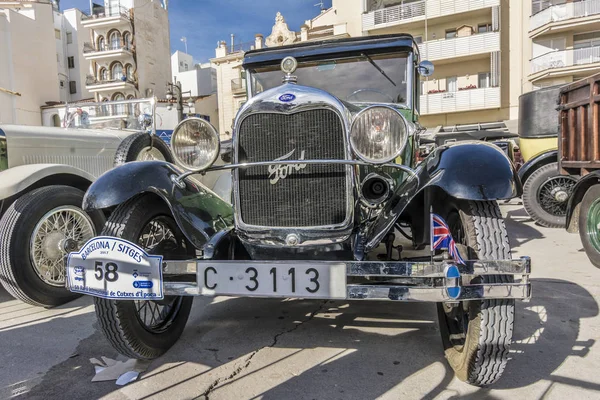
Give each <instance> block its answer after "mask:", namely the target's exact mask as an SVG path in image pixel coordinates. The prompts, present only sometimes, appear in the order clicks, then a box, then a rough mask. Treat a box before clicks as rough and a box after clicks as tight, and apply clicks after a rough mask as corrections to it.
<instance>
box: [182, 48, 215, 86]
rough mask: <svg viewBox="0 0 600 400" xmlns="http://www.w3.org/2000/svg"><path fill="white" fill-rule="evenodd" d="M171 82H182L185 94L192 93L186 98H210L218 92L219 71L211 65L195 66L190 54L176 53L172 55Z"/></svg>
mask: <svg viewBox="0 0 600 400" xmlns="http://www.w3.org/2000/svg"><path fill="white" fill-rule="evenodd" d="M171 71H172V72H173V79H172V81H171V82H173V83H175V82H181V87H182V91H183V92H188V91H189V92H190V93H189V94H187V95H186V96H192V97H198V96H208V95H210V94H212V93H216V92H217V71H216V70H215V68H213V67H212V65H211V64H210V63H205V64H194V58H193V57H192V56H191V55H190V54H186V53H184V52H182V51H176V52H175V53H173V55H171Z"/></svg>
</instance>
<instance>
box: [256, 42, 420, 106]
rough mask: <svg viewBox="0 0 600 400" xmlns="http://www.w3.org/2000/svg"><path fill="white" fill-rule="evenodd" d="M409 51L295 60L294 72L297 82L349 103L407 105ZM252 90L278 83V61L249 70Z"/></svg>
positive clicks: (262, 89) (259, 89)
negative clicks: (296, 63)
mask: <svg viewBox="0 0 600 400" xmlns="http://www.w3.org/2000/svg"><path fill="white" fill-rule="evenodd" d="M407 64H408V54H407V53H406V52H403V53H392V54H372V55H369V54H367V53H362V54H360V55H356V56H352V57H347V58H332V59H325V60H318V61H304V62H299V63H298V69H297V70H296V72H294V75H295V76H297V77H298V84H299V85H304V86H312V87H315V88H318V89H321V90H324V91H326V92H328V93H331V94H332V95H334V96H336V97H337V98H339V99H341V100H346V101H349V102H352V103H366V102H377V103H396V104H406V99H407V95H406V94H407V89H406V88H407V79H408V78H407V73H408V69H407ZM249 72H250V73H251V74H252V93H253V94H257V93H260V92H263V91H265V90H267V89H271V88H274V87H277V86H279V85H281V78H282V77H283V72H281V69H280V66H279V64H277V65H270V66H267V67H260V68H255V69H250V70H249Z"/></svg>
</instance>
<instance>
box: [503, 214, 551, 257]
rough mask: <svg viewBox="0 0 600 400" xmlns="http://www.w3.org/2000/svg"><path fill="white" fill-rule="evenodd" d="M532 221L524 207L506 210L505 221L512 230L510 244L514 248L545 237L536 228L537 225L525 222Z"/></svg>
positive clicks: (509, 229) (510, 230) (508, 228)
mask: <svg viewBox="0 0 600 400" xmlns="http://www.w3.org/2000/svg"><path fill="white" fill-rule="evenodd" d="M530 221H531V218H529V216H528V215H527V212H526V211H525V209H524V208H518V209H515V210H509V211H507V212H506V216H505V218H504V223H505V224H506V228H507V230H508V231H509V232H510V246H511V248H512V249H517V248H519V247H520V246H522V245H524V244H525V243H528V242H531V241H533V240H539V239H543V238H544V237H545V236H544V234H543V233H542V232H541V231H540V230H538V229H536V227H537V225H535V226H531V225H529V224H525V222H530Z"/></svg>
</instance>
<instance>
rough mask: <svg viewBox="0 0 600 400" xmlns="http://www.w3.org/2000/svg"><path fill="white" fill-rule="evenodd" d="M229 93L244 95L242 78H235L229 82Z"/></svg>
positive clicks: (244, 84)
mask: <svg viewBox="0 0 600 400" xmlns="http://www.w3.org/2000/svg"><path fill="white" fill-rule="evenodd" d="M231 93H233V95H234V96H235V95H240V94H246V80H245V79H243V78H236V79H232V80H231Z"/></svg>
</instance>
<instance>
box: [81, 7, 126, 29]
mask: <svg viewBox="0 0 600 400" xmlns="http://www.w3.org/2000/svg"><path fill="white" fill-rule="evenodd" d="M130 21H131V13H130V12H129V9H127V8H125V7H121V6H113V7H100V6H96V7H94V8H93V9H92V11H90V12H85V13H84V14H83V16H82V17H81V25H83V26H85V27H86V28H99V27H109V26H113V25H119V24H123V23H129V22H130Z"/></svg>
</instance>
